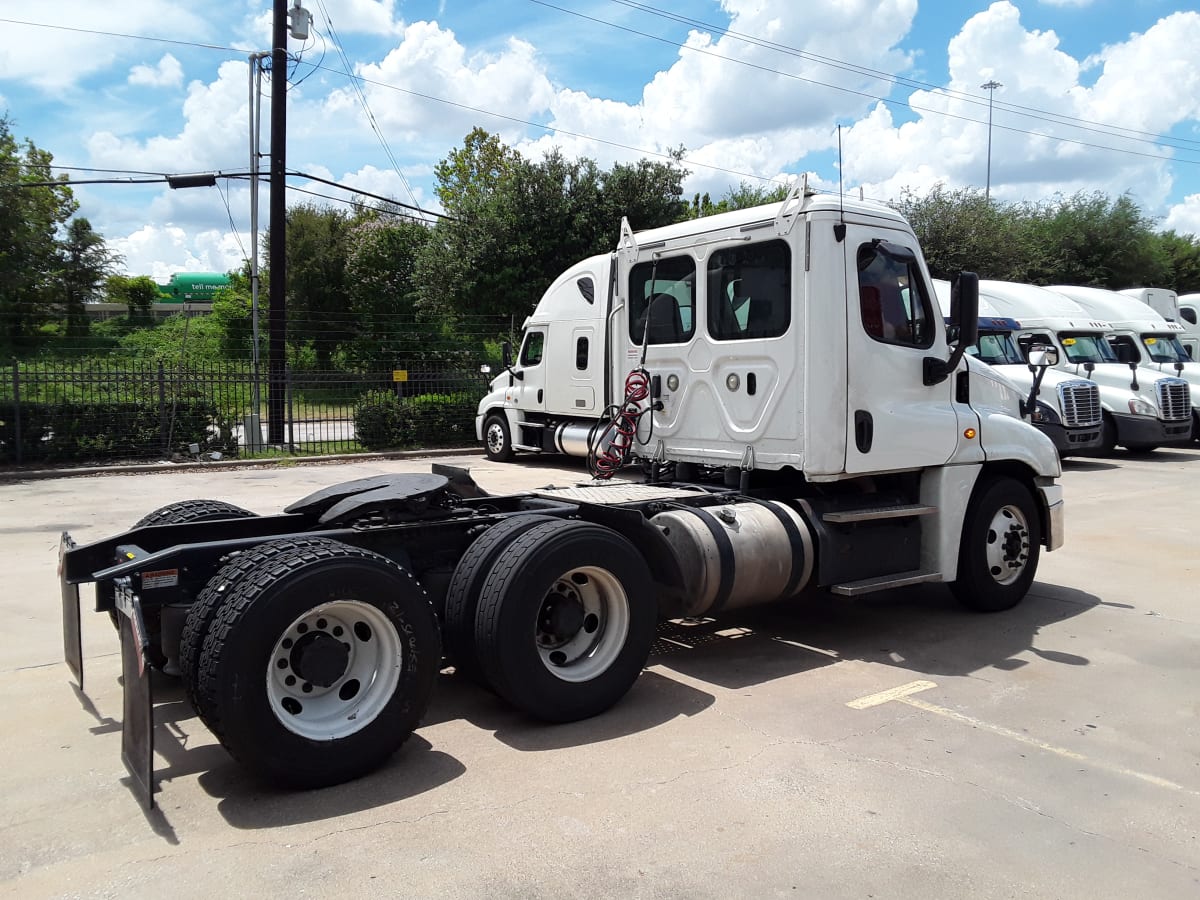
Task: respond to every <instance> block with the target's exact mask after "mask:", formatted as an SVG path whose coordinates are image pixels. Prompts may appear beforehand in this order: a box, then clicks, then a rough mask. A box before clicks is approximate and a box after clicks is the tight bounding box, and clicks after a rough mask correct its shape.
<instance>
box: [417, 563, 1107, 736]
mask: <svg viewBox="0 0 1200 900" xmlns="http://www.w3.org/2000/svg"><path fill="white" fill-rule="evenodd" d="M1100 602H1101V601H1100V600H1099V598H1097V597H1095V596H1093V595H1091V594H1087V593H1084V592H1082V591H1078V590H1075V589H1073V588H1068V587H1060V586H1057V585H1049V584H1044V583H1035V584H1034V585H1033V587H1032V589H1031V590H1030V593H1029V595H1028V596H1027V597H1026V599H1025V600H1024V602H1023V603H1021V604H1020V605H1019V606H1018V607H1017V608H1016V609H1013V610H1009V611H1007V612H1004V613H1000V614H997V615H981V614H979V613H974V612H970V611H968V610H966V609H964V608H963V607H962V606H961V605H960V604H959V603H958V601H957V600H955V599H954V597H953V595H952V594H951V593H950V591H949V589H947V588H946V587H944V586H942V585H922V586H918V587H912V588H905V589H900V590H895V591H888V592H881V593H879V594H872V595H870V596H868V597H864V598H860V599H845V598H840V597H833V596H830V595H824V594H821V595H815V596H813V597H811V598H805V599H803V600H801V601H799V602H797V603H796V605H794V606H791V607H788V606H786V605H775V606H763V607H756V608H753V609H748V610H744V611H734V612H730V613H728V614H726V615H725V616H723V617H722V618H720V619H707V618H705V619H681V620H671V621H666V622H661V623H660V624H659V631H658V638H657V640H656V641H655V643H654V647H653V649H652V651H651V655H650V659H649V662H648V665H649V666H650V667H651V668H650V669H649V670H648V671H646V672H643V673H642V677H641V678H639V679H638V681H637V683H636V684H635V685H634V688H633V689H632V690H631V691H630V693H629V694H628V695H627V696H626V697H625V698H624V699H623V700H622V701H621V702H620V703H619V704H617V705H616V706H615V707H613V708H612V709H610V710H609V711H608V712H606V713H604V714H603V715H601V716H597V717H595V718H593V719H588V720H585V721H583V722H574V723H570V724H567V725H546V724H544V723H540V722H536V721H534V720H532V719H530V718H529V717H527V716H524V715H522V714H521V713H519V712H517V711H515V710H513V709H512V708H511V707H509V706H508V705H507V704H505V703H504V702H503V701H502V700H501V699H500V698H498V697H496V696H495V695H493V694H491V693H490V692H488V691H487V690H485V689H483V688H480V687H478V686H476V685H474V684H472V683H471V682H470V681H468V680H467V679H465V678H457V677H453V676H446V677H444V678H443V679H442V680H441V682H440V683H439V685H438V696H437V697H436V698H435V702H434V704H433V706H432V710H431V711H432V714H433V716H434V718H433V720H432V723H438V722H445V721H449V720H452V719H463V720H465V721H467V722H470V723H471V724H473V725H476V726H478V727H479V728H483V729H486V730H489V731H492V732H493V733H494V734H495V736H496V738H497V739H499V740H500V741H502V742H504V743H505V744H507V745H509V746H511V747H513V748H515V749H518V750H529V751H539V750H555V749H563V748H566V747H575V746H581V745H584V744H591V743H597V742H601V741H608V740H613V739H616V738H620V737H623V736H625V735H629V734H634V733H637V732H641V731H647V730H649V729H652V728H655V727H658V726H660V725H663V724H665V723H667V722H669V721H671V720H672V719H674V718H676V717H678V716H681V715H682V716H692V715H695V714H697V713H699V712H701V711H703V710H704V709H706V708H708V707H709V706H711V705H712V704H713V703H714V702H715V697H714V696H713V695H712V694H709V693H708V692H706V691H704V690H702V689H700V688H699V687H696V686H695V684H694V683H695V682H700V683H701V684H711V685H714V686H716V687H720V688H723V689H726V690H741V689H745V688H750V687H753V686H755V685H761V684H765V683H767V682H770V681H774V680H776V679H780V678H787V677H792V676H798V675H804V674H805V673H807V672H812V671H815V670H818V669H821V668H823V667H825V666H829V665H833V664H834V663H837V662H841V661H843V660H858V661H863V662H878V663H882V664H884V665H888V666H892V667H901V668H906V669H909V670H911V671H913V672H917V673H921V674H925V675H943V676H945V675H965V674H969V673H971V672H976V671H979V670H981V669H985V668H995V669H999V670H1003V671H1011V670H1013V669H1017V668H1020V667H1021V666H1024V665H1026V664H1028V660H1027V659H1022V658H1021V656H1022V655H1029V654H1033V655H1036V656H1038V657H1040V658H1042V659H1045V660H1047V661H1050V662H1055V663H1059V664H1062V665H1087V664H1088V663H1089V660H1088V659H1086V658H1085V657H1082V656H1078V655H1076V654H1074V653H1070V652H1068V651H1066V650H1063V649H1058V648H1035V647H1034V646H1033V643H1034V638H1035V637H1036V636H1037V634H1038V633H1039V631H1040V630H1041V628H1042V627H1043V626H1046V625H1049V624H1053V623H1056V622H1060V621H1062V620H1064V619H1069V618H1072V617H1074V616H1077V615H1080V614H1081V613H1083V612H1086V611H1087V610H1089V609H1091V608H1092V607H1095V606H1097V605H1098V604H1100ZM671 673H678V674H679V675H682V676H684V677H686V678H687V679H688V681H689V682H690V683H687V684H685V683H684V682H683V681H682V680H677V679H675V678H672V677H671Z"/></svg>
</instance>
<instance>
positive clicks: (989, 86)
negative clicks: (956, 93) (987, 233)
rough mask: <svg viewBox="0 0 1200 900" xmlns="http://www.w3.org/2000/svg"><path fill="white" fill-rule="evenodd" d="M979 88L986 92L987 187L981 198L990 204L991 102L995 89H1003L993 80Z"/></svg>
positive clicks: (994, 95)
mask: <svg viewBox="0 0 1200 900" xmlns="http://www.w3.org/2000/svg"><path fill="white" fill-rule="evenodd" d="M980 87H981V88H983V89H984V90H985V91H987V92H988V151H987V187H986V188H985V189H984V192H983V197H984V199H985V200H987V201H988V202H989V203H990V202H991V200H992V101H993V100H994V99H995V97H996V88H998V87H1004V85H1002V84H1001V83H1000V82H998V81H997V80H996V79H994V78H993V79H992V80H991V81H989V82H987V83H986V84H981V85H980Z"/></svg>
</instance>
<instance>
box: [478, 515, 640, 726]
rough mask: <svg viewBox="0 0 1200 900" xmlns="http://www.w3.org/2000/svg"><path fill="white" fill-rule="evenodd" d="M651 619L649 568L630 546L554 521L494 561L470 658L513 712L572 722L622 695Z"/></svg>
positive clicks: (599, 531) (590, 528)
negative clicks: (475, 660)
mask: <svg viewBox="0 0 1200 900" xmlns="http://www.w3.org/2000/svg"><path fill="white" fill-rule="evenodd" d="M656 619H657V615H656V610H655V595H654V584H653V579H652V577H651V574H650V571H649V568H648V567H647V565H646V563H645V561H644V560H643V559H642V557H641V554H639V553H638V552H637V550H636V548H635V547H634V546H633V545H632V544H631V543H630V542H629V541H628V540H627V539H626V538H624V537H623V536H622V535H620V534H618V533H617V532H615V531H612V530H611V529H608V528H604V527H602V526H599V525H594V524H591V523H587V522H579V521H569V520H553V521H549V522H544V523H542V524H539V525H537V526H536V527H534V528H531V529H529V530H527V531H525V532H524V533H523V534H520V535H518V536H516V537H515V538H513V539H512V540H511V541H510V542H509V543H508V544H507V546H505V547H504V548H503V550H502V551H501V552H500V553H499V554H498V555H497V557H496V561H495V562H494V564H493V565H492V567H491V570H490V571H489V573H488V575H487V578H486V579H485V581H484V584H483V588H482V590H481V592H480V596H479V600H478V607H477V609H476V612H475V652H476V655H477V659H478V663H479V667H480V671H481V672H482V674H483V676H484V678H486V679H487V682H488V683H489V684H490V685H491V686H492V688H493V689H494V690H495V691H496V693H498V694H499V695H500V696H501V697H503V698H504V699H506V700H507V701H508V702H509V703H511V704H512V705H513V706H516V707H517V708H518V709H521V710H523V711H524V712H526V713H528V714H529V715H531V716H535V717H537V718H539V719H544V720H546V721H550V722H572V721H576V720H578V719H585V718H588V717H590V716H594V715H597V714H599V713H601V712H604V711H605V710H606V709H608V708H609V707H611V706H612V705H613V704H614V703H616V702H617V701H618V700H620V699H621V697H623V696H624V695H625V694H626V693H627V692H628V690H629V688H630V687H632V685H633V683H634V681H636V680H637V677H638V675H639V674H640V673H641V670H642V668H643V667H644V666H645V664H646V659H647V658H648V657H649V655H650V646H651V644H652V643H653V641H654V634H655V624H656Z"/></svg>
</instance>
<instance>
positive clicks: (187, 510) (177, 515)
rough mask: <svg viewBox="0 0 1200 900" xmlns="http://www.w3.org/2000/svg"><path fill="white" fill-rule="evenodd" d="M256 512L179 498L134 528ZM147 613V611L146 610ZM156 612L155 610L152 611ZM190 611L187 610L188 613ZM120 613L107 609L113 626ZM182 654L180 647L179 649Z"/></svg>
mask: <svg viewBox="0 0 1200 900" xmlns="http://www.w3.org/2000/svg"><path fill="white" fill-rule="evenodd" d="M257 515H258V514H257V513H253V512H251V511H250V510H248V509H242V508H241V507H240V506H234V505H233V504H232V503H226V502H225V501H224V500H179V501H177V502H175V503H168V504H167V505H166V506H160V507H159V508H158V509H156V510H154V512H151V513H146V515H144V516H142V517H141V518H140V519H138V520H137V521H136V522H135V523H134V524H133V527H134V528H144V527H146V526H147V525H183V524H185V523H188V522H212V521H215V520H217V519H253V518H256V517H257ZM147 612H148V613H149V611H147ZM154 613H155V614H157V610H155V611H154ZM190 614H191V611H190V610H189V615H190ZM119 615H120V613H118V612H117V611H116V610H109V612H108V618H109V620H110V621H111V622H112V624H113V627H114V628H119V627H120V625H121V620H120V619H118V618H117V617H118V616H119ZM147 627H148V628H150V630H151V631H157V630H158V628H157V626H154V627H151V626H150V623H147ZM180 653H181V655H182V647H181V649H180ZM180 669H181V671H186V670H184V669H183V662H182V659H181V660H180Z"/></svg>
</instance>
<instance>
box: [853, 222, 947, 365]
mask: <svg viewBox="0 0 1200 900" xmlns="http://www.w3.org/2000/svg"><path fill="white" fill-rule="evenodd" d="M858 297H859V308H860V310H861V314H862V323H863V328H864V329H865V330H866V332H867V334H869V335H870V336H871V337H873V338H874V339H875V340H877V341H881V342H882V343H885V344H899V345H901V346H907V347H929V346H931V345H932V344H933V337H934V327H933V313H932V311H931V310H932V306H931V305H930V302H929V295H928V293H927V292H926V289H925V284H924V282H923V281H922V279H921V270H920V268H919V266H918V265H917V262H916V255H915V254H914V253H913V252H912V251H911V250H909V249H908V248H905V247H899V246H896V245H891V244H887V243H885V242H882V241H873V242H871V243H870V244H863V245H862V246H861V247H859V248H858Z"/></svg>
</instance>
